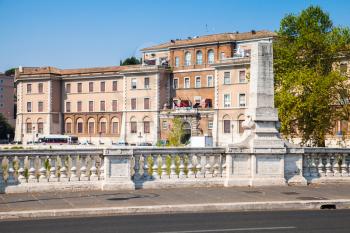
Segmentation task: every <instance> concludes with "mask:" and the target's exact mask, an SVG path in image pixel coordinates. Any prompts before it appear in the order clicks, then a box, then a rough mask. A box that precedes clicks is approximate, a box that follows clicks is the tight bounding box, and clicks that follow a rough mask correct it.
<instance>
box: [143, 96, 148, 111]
mask: <svg viewBox="0 0 350 233" xmlns="http://www.w3.org/2000/svg"><path fill="white" fill-rule="evenodd" d="M143 108H144V109H149V108H150V107H149V98H144V99H143Z"/></svg>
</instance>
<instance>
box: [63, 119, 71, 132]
mask: <svg viewBox="0 0 350 233" xmlns="http://www.w3.org/2000/svg"><path fill="white" fill-rule="evenodd" d="M64 125H65V130H64V132H66V133H72V119H71V118H67V119H66V121H65V122H64Z"/></svg>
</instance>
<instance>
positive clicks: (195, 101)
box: [194, 96, 202, 104]
mask: <svg viewBox="0 0 350 233" xmlns="http://www.w3.org/2000/svg"><path fill="white" fill-rule="evenodd" d="M201 100H202V97H200V96H195V97H194V103H195V104H201Z"/></svg>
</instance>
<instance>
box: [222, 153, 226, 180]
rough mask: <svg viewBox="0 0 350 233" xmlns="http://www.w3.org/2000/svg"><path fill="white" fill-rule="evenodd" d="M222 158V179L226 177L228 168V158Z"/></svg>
mask: <svg viewBox="0 0 350 233" xmlns="http://www.w3.org/2000/svg"><path fill="white" fill-rule="evenodd" d="M221 158H222V160H221V161H222V163H221V164H222V166H221V167H222V172H221V177H226V167H227V165H226V156H225V155H223V154H222V155H221Z"/></svg>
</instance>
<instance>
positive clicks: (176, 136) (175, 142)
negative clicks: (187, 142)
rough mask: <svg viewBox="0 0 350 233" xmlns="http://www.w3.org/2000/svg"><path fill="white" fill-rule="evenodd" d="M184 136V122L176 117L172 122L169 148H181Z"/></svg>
mask: <svg viewBox="0 0 350 233" xmlns="http://www.w3.org/2000/svg"><path fill="white" fill-rule="evenodd" d="M184 136H185V130H184V127H183V122H182V120H181V118H180V117H175V118H174V119H173V120H172V127H171V129H170V132H169V136H168V140H169V146H175V147H177V146H181V145H182V141H183V138H184Z"/></svg>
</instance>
